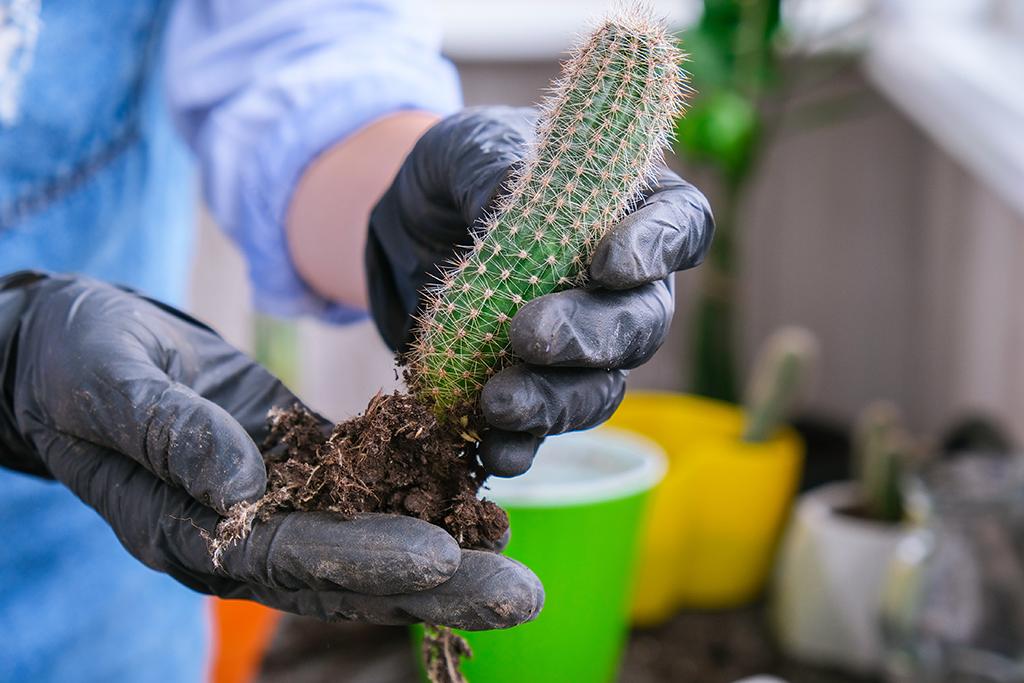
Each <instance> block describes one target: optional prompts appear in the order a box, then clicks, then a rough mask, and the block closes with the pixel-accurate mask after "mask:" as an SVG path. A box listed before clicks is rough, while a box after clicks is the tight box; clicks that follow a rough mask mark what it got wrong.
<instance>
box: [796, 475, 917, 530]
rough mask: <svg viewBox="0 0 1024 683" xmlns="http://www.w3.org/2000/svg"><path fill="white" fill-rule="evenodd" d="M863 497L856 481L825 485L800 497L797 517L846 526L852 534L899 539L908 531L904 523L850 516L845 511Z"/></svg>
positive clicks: (830, 524) (819, 522)
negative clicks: (898, 537)
mask: <svg viewBox="0 0 1024 683" xmlns="http://www.w3.org/2000/svg"><path fill="white" fill-rule="evenodd" d="M860 498H861V497H860V485H859V484H858V483H857V482H855V481H835V482H830V483H827V484H822V485H821V486H818V487H816V488H813V489H811V490H810V491H807V492H806V493H804V494H803V495H801V496H800V502H799V504H798V506H797V507H798V514H799V515H800V516H801V517H803V518H805V519H807V520H808V521H812V520H813V521H814V522H816V523H818V524H827V525H829V526H835V527H843V528H845V529H848V530H849V531H850V532H852V533H861V534H870V535H876V536H896V535H901V534H903V533H904V532H905V531H906V529H907V525H906V524H905V523H903V522H897V523H893V522H883V521H880V520H876V519H869V518H867V517H860V516H857V515H851V514H847V513H846V512H845V510H848V509H850V508H852V507H854V506H855V505H857V504H858V503H860Z"/></svg>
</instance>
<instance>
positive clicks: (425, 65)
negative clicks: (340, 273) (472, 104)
mask: <svg viewBox="0 0 1024 683" xmlns="http://www.w3.org/2000/svg"><path fill="white" fill-rule="evenodd" d="M433 9H434V8H433V6H432V3H430V2H429V1H426V0H178V1H177V3H176V5H175V7H174V10H173V14H172V16H171V19H170V24H169V26H168V34H167V42H166V54H167V59H166V69H167V74H166V77H167V91H168V99H169V102H170V106H171V108H172V111H173V113H174V116H175V119H176V121H177V123H178V125H179V128H180V129H181V130H182V132H183V134H184V135H185V137H186V139H187V140H188V142H189V144H190V145H191V146H192V148H193V150H194V151H195V153H196V154H197V156H198V157H199V160H200V164H201V168H202V177H203V191H204V194H205V197H206V201H207V203H208V205H209V206H210V209H211V211H212V212H213V214H214V217H215V218H216V219H217V221H218V222H219V223H220V225H221V226H222V227H223V228H224V230H226V231H227V232H228V234H229V235H230V236H231V237H232V238H233V239H234V240H235V242H236V243H237V244H238V245H239V246H240V247H241V248H242V250H243V251H244V252H245V254H246V256H247V258H248V262H249V269H250V274H251V280H252V284H253V290H254V294H255V303H256V306H257V307H258V308H259V309H260V310H262V311H264V312H267V313H271V314H274V315H282V316H294V315H304V314H309V315H315V316H318V317H320V318H322V319H325V320H328V321H332V322H346V321H348V320H352V319H354V318H357V317H360V316H361V315H363V313H362V312H361V311H355V310H352V309H346V308H344V307H342V306H340V305H338V304H337V303H335V302H331V301H328V300H326V299H324V298H323V297H321V296H319V295H317V294H316V293H315V292H313V291H312V290H311V289H310V288H309V287H308V286H307V285H306V283H304V282H303V281H302V279H301V278H300V277H299V274H298V272H297V271H296V269H295V266H294V264H293V262H292V260H291V257H290V255H289V252H288V246H287V242H286V239H285V234H284V217H285V213H286V211H287V208H288V203H289V200H290V198H291V193H292V190H293V189H294V187H295V185H296V182H297V181H298V179H299V177H300V175H301V173H302V171H303V169H304V168H305V167H306V166H307V165H308V164H309V163H310V162H311V161H312V160H313V159H314V158H315V157H316V156H317V155H318V154H319V153H320V152H322V151H324V150H325V149H327V148H328V147H330V146H331V145H332V144H334V143H336V142H338V141H339V140H342V139H344V138H345V137H346V136H347V135H349V134H351V133H353V132H354V131H356V130H358V129H359V128H360V127H362V126H363V125H365V124H366V123H368V122H370V121H372V120H373V119H375V118H377V117H379V116H381V115H383V114H386V113H389V112H394V111H398V110H403V109H419V110H426V111H432V112H436V113H438V114H442V115H443V114H447V113H450V112H452V111H454V110H456V109H457V108H458V107H459V106H460V105H461V100H460V94H459V86H458V78H457V76H456V74H455V70H454V68H453V67H452V65H451V64H450V63H449V62H448V61H446V60H445V59H444V58H443V57H441V55H440V31H439V28H438V25H437V20H436V16H435V13H434V11H433Z"/></svg>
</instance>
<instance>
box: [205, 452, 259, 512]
mask: <svg viewBox="0 0 1024 683" xmlns="http://www.w3.org/2000/svg"><path fill="white" fill-rule="evenodd" d="M266 490H267V468H266V466H265V465H264V464H263V462H262V459H261V460H260V461H258V462H255V461H252V460H251V459H245V460H243V464H242V465H241V466H239V467H237V468H235V469H234V470H233V471H232V472H231V473H230V474H229V475H228V478H227V479H225V480H222V483H221V485H220V487H219V489H218V490H217V497H218V498H219V500H216V499H215V500H212V501H210V502H211V504H212V507H213V508H214V509H215V510H217V511H218V512H226V511H227V510H228V508H231V507H233V506H235V505H237V504H239V503H253V502H255V501H257V500H259V498H260V497H262V496H263V494H264V493H266Z"/></svg>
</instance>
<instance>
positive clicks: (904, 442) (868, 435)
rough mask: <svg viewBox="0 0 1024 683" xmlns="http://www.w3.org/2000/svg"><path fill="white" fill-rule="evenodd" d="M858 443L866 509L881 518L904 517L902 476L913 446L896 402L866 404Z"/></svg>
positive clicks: (893, 518) (857, 452) (856, 441)
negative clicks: (901, 487)
mask: <svg viewBox="0 0 1024 683" xmlns="http://www.w3.org/2000/svg"><path fill="white" fill-rule="evenodd" d="M854 446H855V457H856V461H855V464H856V468H857V479H858V480H859V482H860V491H861V498H862V504H863V508H864V509H863V511H864V513H865V514H867V515H868V516H869V517H870V518H872V519H876V520H878V521H880V522H898V521H900V520H901V519H903V493H902V491H901V490H900V480H901V478H902V476H903V472H904V471H905V470H906V468H907V467H908V466H909V465H910V463H911V459H912V451H913V446H912V442H911V437H910V435H909V434H908V433H907V431H906V429H905V428H904V426H903V421H902V419H901V417H900V412H899V409H898V408H897V407H896V405H895V404H894V403H892V402H890V401H882V400H880V401H875V402H873V403H870V404H868V406H867V407H866V408H864V410H863V412H862V413H861V415H860V417H859V419H858V420H857V427H856V432H855V434H854Z"/></svg>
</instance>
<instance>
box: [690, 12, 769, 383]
mask: <svg viewBox="0 0 1024 683" xmlns="http://www.w3.org/2000/svg"><path fill="white" fill-rule="evenodd" d="M780 30H781V0H704V11H703V14H702V16H701V19H700V21H699V22H698V23H697V25H696V26H695V27H694V28H692V29H690V30H688V31H686V32H685V33H684V34H683V36H682V44H683V47H684V48H685V50H686V51H687V52H688V53H689V55H690V60H689V69H690V72H691V78H692V84H693V86H694V88H695V89H696V91H697V96H696V97H695V99H694V101H693V103H692V106H691V107H690V110H689V111H688V112H687V114H686V116H685V117H683V118H680V119H679V121H678V124H677V128H676V139H677V142H676V152H677V153H678V154H679V155H680V156H681V157H682V158H684V159H686V160H688V161H690V162H691V163H694V164H698V165H702V166H706V167H708V168H710V169H711V170H713V171H714V172H715V174H716V175H717V176H718V177H719V179H720V187H721V196H719V197H716V200H717V201H716V202H715V205H714V206H715V222H716V234H715V240H714V242H713V243H712V245H711V252H710V254H709V255H708V259H707V262H706V263H705V265H704V266H703V277H704V283H703V287H702V291H701V296H700V300H699V302H698V304H697V311H696V321H695V324H694V327H693V329H694V334H695V337H694V339H693V359H692V374H691V382H692V386H691V388H692V390H693V391H694V392H695V393H697V394H701V395H703V396H709V397H712V398H718V399H722V400H726V401H732V402H736V401H737V399H738V390H737V376H736V367H735V355H734V348H733V344H734V340H733V337H734V307H735V306H734V295H733V286H732V282H733V275H734V271H735V268H736V255H735V249H736V240H737V225H736V223H737V220H738V213H739V207H740V205H741V203H742V201H743V197H744V194H745V192H746V190H747V188H748V186H749V185H750V181H751V178H752V177H753V175H754V169H755V166H756V161H757V159H758V156H759V154H760V152H761V151H762V146H763V144H762V141H763V137H764V129H765V124H766V121H765V117H766V114H765V113H764V106H763V105H764V100H765V98H766V97H767V96H768V95H769V94H770V93H772V92H773V91H775V90H776V89H777V88H778V86H779V84H780V82H781V81H780V78H779V67H780V64H779V62H780V56H779V50H778V47H777V45H778V40H779V33H780Z"/></svg>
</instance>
